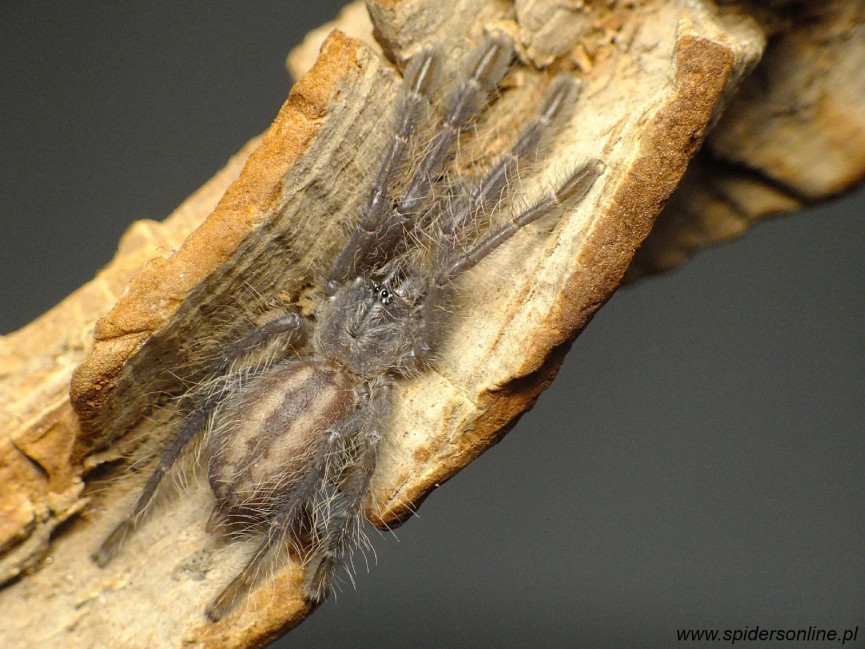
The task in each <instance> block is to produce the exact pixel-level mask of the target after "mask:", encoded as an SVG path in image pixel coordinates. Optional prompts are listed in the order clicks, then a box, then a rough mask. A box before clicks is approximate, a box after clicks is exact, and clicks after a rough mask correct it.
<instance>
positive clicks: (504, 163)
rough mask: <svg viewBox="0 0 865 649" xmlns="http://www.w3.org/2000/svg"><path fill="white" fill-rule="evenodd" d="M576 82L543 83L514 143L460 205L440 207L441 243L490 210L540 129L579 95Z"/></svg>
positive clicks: (533, 147)
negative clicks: (539, 96) (532, 111)
mask: <svg viewBox="0 0 865 649" xmlns="http://www.w3.org/2000/svg"><path fill="white" fill-rule="evenodd" d="M579 90H580V86H579V83H578V82H576V81H575V80H574V79H573V77H571V76H570V75H566V74H562V75H559V76H557V77H556V78H555V79H553V81H552V82H551V83H550V85H549V86H548V87H547V89H546V92H545V93H544V97H543V99H542V101H541V109H540V111H538V113H537V115H536V116H535V118H534V119H533V120H532V121H531V122H530V123H529V124H528V126H527V127H526V128H524V129H523V131H522V133H521V134H520V136H519V138H518V139H517V141H516V142H515V143H514V145H513V146H512V147H511V148H510V149H509V150H508V151H507V152H506V153H505V154H504V155H503V156H501V158H499V160H498V161H497V162H496V164H495V165H493V167H492V169H490V171H489V173H487V174H486V176H484V178H483V179H481V181H480V182H479V183H478V184H477V185H476V186H475V187H474V189H472V191H471V193H470V194H469V195H468V197H467V198H466V199H465V203H464V204H463V205H459V204H457V205H455V206H452V207H450V208H449V209H446V210H442V212H443V214H441V215H440V216H438V217H437V219H436V224H437V226H438V228H439V231H440V233H441V234H440V236H442V237H445V238H446V239H449V241H447V242H444V241H443V242H442V246H446V245H451V246H453V245H456V243H457V236H458V234H459V233H460V232H461V231H462V230H463V228H464V227H465V226H466V225H467V224H468V223H470V222H471V221H473V220H474V219H475V218H477V216H478V215H479V214H480V213H481V212H484V211H487V210H490V209H492V208H494V207H495V206H496V204H497V203H498V202H499V201H500V200H501V199H502V196H503V194H504V193H505V192H506V190H507V188H508V185H509V179H510V177H511V176H512V175H513V174H514V173H515V172H516V170H517V166H518V164H519V162H520V160H521V159H524V158H534V157H535V156H536V155H537V151H538V148H539V145H540V142H541V138H542V136H543V134H544V132H546V131H548V130H549V129H550V127H551V126H552V125H553V123H554V122H555V121H556V119H557V118H558V117H559V116H560V115H561V114H562V113H563V112H564V110H565V107H566V106H567V105H572V104H573V103H574V102H575V101H576V100H577V96H578V95H579Z"/></svg>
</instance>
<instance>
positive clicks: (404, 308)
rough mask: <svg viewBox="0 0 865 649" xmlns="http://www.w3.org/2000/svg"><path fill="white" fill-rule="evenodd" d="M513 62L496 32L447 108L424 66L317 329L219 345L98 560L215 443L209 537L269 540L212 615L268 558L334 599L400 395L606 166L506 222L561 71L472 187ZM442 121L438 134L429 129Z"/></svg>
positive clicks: (287, 326)
mask: <svg viewBox="0 0 865 649" xmlns="http://www.w3.org/2000/svg"><path fill="white" fill-rule="evenodd" d="M512 58H513V48H512V46H511V43H510V42H509V40H508V39H506V38H505V37H503V36H488V37H487V38H486V39H485V40H484V42H483V43H482V44H481V45H480V46H479V47H478V48H477V49H476V50H475V51H474V52H473V53H472V54H471V56H470V57H469V59H468V60H467V63H466V65H465V66H464V69H463V70H462V72H461V73H460V74H458V76H457V81H456V82H454V83H452V90H451V91H450V92H449V93H446V95H445V100H444V102H443V104H442V105H441V106H438V105H436V102H434V101H433V94H434V91H435V90H436V88H437V86H438V85H439V84H440V83H441V82H440V77H441V76H442V70H441V68H442V63H443V57H442V54H441V52H439V51H438V50H437V49H435V48H428V49H425V50H423V51H422V52H421V53H420V54H418V55H416V56H415V57H413V59H412V60H411V61H410V63H409V65H408V66H407V68H406V71H405V75H404V80H403V83H402V87H401V91H400V92H399V94H398V97H397V99H396V110H395V119H394V123H393V125H392V128H393V132H392V135H391V139H390V144H389V147H388V149H387V151H386V152H385V154H384V156H383V157H382V160H381V166H380V167H379V169H378V172H377V174H376V176H375V181H374V183H373V186H372V189H371V191H370V194H369V197H368V200H367V201H366V203H365V205H364V206H363V208H362V211H361V213H360V214H359V218H358V222H357V225H356V227H355V229H354V231H353V232H352V234H351V236H350V238H349V240H348V242H347V243H346V244H345V246H344V247H343V248H342V250H341V251H340V253H339V254H338V256H337V257H336V260H335V262H334V263H333V265H332V267H331V270H330V273H329V275H328V276H327V278H326V280H325V283H324V296H325V297H324V298H323V301H322V303H321V304H320V306H319V307H318V308H317V310H316V313H315V322H314V324H313V323H312V322H310V321H309V320H308V319H307V318H305V317H303V316H302V315H301V314H300V312H299V311H298V310H292V309H283V310H280V311H277V312H275V313H273V314H272V315H271V317H270V318H269V319H267V320H266V321H265V322H264V323H263V324H260V325H259V326H258V327H257V328H255V329H254V330H253V331H251V332H249V333H247V334H246V335H245V336H242V337H241V338H239V339H238V340H235V341H233V342H231V343H229V344H227V345H225V346H224V347H223V348H222V349H221V351H220V355H219V360H218V370H217V372H216V373H215V374H214V376H213V378H212V379H210V380H208V381H207V382H205V383H204V384H203V387H201V388H199V389H197V390H195V391H193V392H192V393H191V395H190V396H188V397H187V398H186V400H185V403H188V404H189V405H188V406H187V408H186V409H185V410H184V417H183V420H182V423H181V425H180V427H179V430H178V431H177V432H176V434H175V435H174V437H173V438H172V439H171V441H170V442H169V444H168V445H167V447H166V448H165V450H164V451H163V453H162V456H161V457H160V459H159V461H158V464H157V466H156V469H155V470H154V471H153V473H152V475H151V476H150V478H149V480H148V481H147V483H146V486H145V487H144V489H143V491H142V492H141V494H140V495H139V496H138V499H137V500H136V501H135V504H134V505H133V508H132V512H131V513H130V514H129V516H128V517H127V518H126V519H125V520H124V521H123V522H121V523H120V524H119V525H118V526H117V527H116V528H115V529H114V530H113V531H112V532H111V534H110V535H109V536H108V537H107V538H106V540H105V541H104V543H103V544H102V546H101V547H100V548H99V549H98V550H97V552H96V553H95V554H94V556H93V559H94V561H95V562H96V563H97V564H99V565H100V566H105V565H106V564H107V563H108V562H109V561H111V559H112V558H113V557H114V556H115V555H116V554H117V552H118V551H119V549H120V547H121V544H122V543H123V541H124V539H125V538H126V537H127V536H128V535H129V533H131V532H132V531H133V530H134V529H135V528H136V527H137V526H138V525H139V524H140V523H141V521H142V520H143V518H144V516H145V514H146V512H147V510H148V509H149V505H150V504H151V502H152V500H153V498H154V495H155V494H156V491H157V488H158V487H159V485H160V483H161V482H162V479H163V477H164V476H165V475H166V473H167V472H168V471H169V470H170V469H171V468H172V466H173V465H174V464H175V463H176V461H177V460H178V458H179V457H180V456H181V454H182V453H183V451H184V449H186V448H187V447H188V446H189V445H190V444H191V442H193V440H195V439H196V438H197V437H199V436H200V435H202V434H203V439H204V446H205V448H206V450H207V453H208V456H209V464H208V479H209V482H210V486H211V489H212V491H213V494H214V496H215V497H216V505H215V507H214V510H213V514H212V516H211V519H210V523H209V524H208V528H211V527H213V526H216V525H228V526H234V527H239V528H240V529H241V530H242V531H244V532H247V533H251V534H257V535H258V536H259V539H260V540H259V546H258V548H257V550H256V551H255V552H254V553H253V554H252V555H251V558H250V559H249V560H248V562H247V564H246V566H245V567H244V568H243V570H242V571H241V572H240V574H239V575H237V576H236V577H235V578H234V580H233V581H232V582H231V583H230V584H229V585H228V586H227V587H226V588H225V589H224V590H223V591H222V592H221V593H220V594H219V596H218V597H217V598H216V599H215V600H214V601H213V602H212V603H211V604H210V605H209V606H208V608H207V611H206V614H207V616H208V618H209V619H210V620H211V621H217V620H219V619H220V618H222V617H223V616H224V615H225V614H226V613H227V612H228V611H229V610H230V609H231V607H232V606H233V605H234V604H235V603H236V602H237V601H238V600H239V599H240V598H241V597H243V596H245V595H246V594H247V593H248V592H249V591H250V589H251V588H252V587H253V586H254V584H255V581H256V578H257V575H258V573H259V572H260V569H261V568H262V566H263V565H265V561H267V560H268V557H269V556H270V555H272V554H274V553H275V552H277V551H278V550H279V549H281V548H285V547H294V548H295V549H296V551H297V552H298V554H299V556H300V557H301V558H302V560H303V563H304V567H305V580H304V591H303V593H304V597H305V598H306V599H307V600H308V601H309V602H310V603H313V604H317V603H319V602H321V601H322V600H323V599H324V598H325V597H326V596H327V595H328V593H329V592H330V591H331V590H332V589H333V587H334V580H335V577H336V575H337V573H338V571H339V570H340V568H342V567H345V566H346V565H347V563H348V560H349V558H350V555H351V552H352V551H353V549H354V548H356V547H357V546H358V545H359V544H360V543H362V542H363V541H364V538H365V537H364V536H363V533H362V531H361V524H362V522H363V514H362V511H363V505H364V502H365V499H366V497H367V491H368V488H369V485H370V479H371V477H372V474H373V471H374V469H375V466H376V453H377V450H378V448H379V443H380V441H381V439H382V436H383V433H384V431H385V429H386V427H387V424H388V418H389V414H390V411H391V393H392V388H393V385H394V382H395V381H396V380H398V379H400V378H402V377H410V376H412V375H415V374H417V373H418V372H421V371H423V370H424V369H426V368H428V367H429V366H430V365H431V364H432V363H433V362H434V360H435V356H436V349H437V346H438V345H439V343H440V341H441V339H442V334H443V332H444V331H445V328H446V325H447V321H448V319H449V311H450V307H451V305H452V302H453V297H454V294H455V290H456V289H455V280H456V279H457V278H458V277H460V276H461V275H462V274H463V273H465V272H467V271H469V270H470V269H472V268H473V267H474V266H475V265H476V264H478V263H479V262H480V261H482V260H483V259H484V258H485V257H487V255H489V254H490V253H491V252H492V251H493V250H495V249H496V248H498V247H499V246H500V245H501V244H502V243H504V242H505V241H507V240H508V239H509V238H510V237H512V236H513V235H514V234H515V233H516V232H517V231H519V230H520V229H521V228H523V227H524V226H526V225H527V224H529V223H532V222H534V221H537V220H538V219H540V218H541V217H543V216H545V215H547V214H549V213H550V212H551V211H554V209H555V208H556V207H557V206H558V205H559V204H561V203H562V202H564V201H569V202H572V203H573V202H576V201H579V200H581V199H582V198H583V197H584V196H585V194H586V193H587V192H588V191H589V189H590V188H591V187H592V184H593V183H594V182H595V180H596V179H597V178H598V176H599V175H600V174H601V173H602V171H603V164H602V163H601V162H600V161H598V160H590V161H589V162H587V163H586V164H584V165H582V166H579V167H578V168H577V169H575V170H573V171H572V172H571V173H570V174H569V175H568V176H567V177H566V178H565V179H564V181H563V182H561V183H560V184H559V185H558V186H557V187H556V188H554V189H553V190H551V191H548V192H547V193H545V194H543V195H542V196H541V197H540V198H539V199H537V200H536V201H535V202H533V203H531V204H529V205H527V206H526V207H524V208H523V209H519V210H515V211H514V212H513V213H510V214H508V215H506V217H505V218H499V219H498V220H496V219H495V218H493V217H494V216H495V215H496V214H501V213H504V212H507V210H505V209H504V207H503V206H504V205H505V203H506V202H507V201H506V199H507V198H508V197H509V196H511V195H512V193H513V191H512V189H511V187H512V185H513V183H512V182H511V181H512V177H514V176H515V174H516V173H517V169H518V165H519V164H520V162H521V161H523V162H525V161H530V160H532V159H533V158H535V157H536V156H537V151H538V149H539V146H540V142H541V140H542V137H543V136H544V134H545V132H547V131H548V130H549V129H550V127H551V125H552V124H553V123H554V122H555V121H556V120H557V118H558V117H559V116H560V115H561V114H562V113H563V112H564V111H565V107H566V106H567V105H568V104H569V103H571V102H572V101H574V100H575V97H576V94H577V91H578V87H577V84H576V83H575V82H574V81H573V80H572V79H571V78H569V77H567V76H559V77H556V78H554V79H553V80H552V82H551V83H550V84H549V87H548V89H547V91H546V93H545V95H544V96H543V98H542V99H541V101H540V106H539V110H538V111H537V114H536V116H535V117H534V119H533V120H532V121H531V122H530V123H529V124H528V125H527V126H526V127H525V128H524V129H523V131H522V132H521V134H520V135H519V137H518V138H517V139H516V142H515V143H514V144H513V145H512V147H511V148H510V150H509V151H508V152H506V153H505V154H504V155H502V156H501V157H500V158H499V159H498V161H496V162H494V163H493V164H492V165H491V166H490V168H489V169H488V171H487V172H486V174H485V175H484V176H483V178H482V179H481V180H480V181H479V182H475V183H473V184H472V185H471V186H470V187H468V189H466V183H465V182H462V183H460V182H457V181H454V179H453V178H452V177H451V176H450V175H449V174H448V173H447V167H448V166H449V164H450V161H451V160H452V158H453V156H454V149H455V148H456V146H457V145H458V144H459V139H460V135H461V134H462V133H464V132H465V131H466V130H467V129H468V128H469V127H471V125H472V124H473V123H474V122H475V120H476V119H477V117H478V115H479V114H480V113H481V112H482V111H483V109H484V108H485V106H486V105H487V103H488V101H490V96H491V94H492V92H493V90H494V89H495V87H496V86H497V84H498V83H499V81H500V80H501V79H502V77H503V76H504V74H505V73H506V71H507V69H508V67H509V66H510V63H511V60H512ZM435 115H438V118H437V119H436V118H435V117H434V116H435ZM428 122H432V124H433V127H432V129H431V130H429V131H423V130H422V129H421V128H420V126H421V125H423V124H425V123H428ZM412 156H414V157H415V158H417V160H418V162H417V164H416V165H414V166H411V165H409V164H408V161H409V159H410V158H411V157H412ZM410 166H411V168H409V167H410Z"/></svg>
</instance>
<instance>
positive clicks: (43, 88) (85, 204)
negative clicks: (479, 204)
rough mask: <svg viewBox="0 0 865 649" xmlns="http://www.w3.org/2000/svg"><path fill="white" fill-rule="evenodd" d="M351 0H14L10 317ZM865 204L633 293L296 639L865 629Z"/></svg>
mask: <svg viewBox="0 0 865 649" xmlns="http://www.w3.org/2000/svg"><path fill="white" fill-rule="evenodd" d="M339 4H340V3H339V2H317V3H315V5H314V6H311V5H312V3H307V2H301V1H296V2H288V1H286V2H282V3H278V2H255V3H231V2H224V1H222V2H208V3H206V4H205V3H201V4H199V5H196V6H192V5H187V4H183V3H166V2H149V3H146V5H145V4H144V3H141V5H140V6H139V5H138V3H125V4H124V6H123V7H122V8H112V9H108V8H107V7H108V6H109V3H104V6H103V5H102V4H99V3H86V2H80V3H79V2H76V3H47V2H26V3H25V2H9V1H6V2H3V3H0V88H2V90H0V113H2V122H0V123H2V129H0V173H2V183H0V218H2V236H3V239H4V240H3V245H2V253H0V278H2V281H0V332H4V333H5V332H9V331H11V330H14V329H15V328H17V327H19V326H22V325H24V324H26V323H27V322H28V321H29V320H31V319H32V318H34V317H35V316H37V315H39V314H40V313H42V312H43V311H44V310H45V309H47V308H49V307H50V306H52V305H53V304H55V303H56V302H57V301H58V300H60V299H62V298H63V297H64V296H66V295H67V294H68V293H69V292H71V291H72V290H74V289H75V288H77V287H78V286H80V285H81V284H83V283H84V282H86V281H88V280H89V279H90V278H91V277H92V276H93V274H94V273H95V272H96V271H97V270H98V269H99V268H100V267H101V266H103V265H104V264H105V263H106V262H107V261H108V260H109V259H110V257H111V256H112V254H113V252H114V249H115V246H116V242H117V239H118V237H119V236H120V234H121V233H122V232H123V230H124V229H125V228H126V227H127V225H128V224H129V223H130V222H131V221H132V220H133V219H136V218H145V217H146V218H155V219H161V218H163V217H164V216H165V215H167V214H168V213H169V212H170V211H171V210H172V209H173V208H174V207H175V206H176V205H177V204H179V203H180V202H181V201H182V200H183V199H184V198H185V197H186V196H187V195H188V194H189V193H190V192H192V191H193V190H194V189H196V188H197V187H198V186H199V185H200V184H201V183H202V182H204V181H205V180H206V179H207V178H209V177H210V176H211V175H212V174H213V173H214V172H215V171H216V170H218V169H219V168H220V167H221V166H222V165H223V163H224V162H225V161H226V159H227V158H228V156H229V155H231V154H232V153H233V152H234V151H236V150H237V149H238V148H239V147H240V146H241V145H242V144H243V143H244V142H245V141H246V140H247V139H248V138H249V137H250V136H251V135H253V134H256V133H259V132H260V131H262V130H263V129H264V128H265V127H266V126H267V125H268V124H269V122H270V120H271V119H272V118H273V116H274V115H275V114H276V111H277V110H278V108H279V106H280V104H281V102H282V101H283V100H284V98H285V96H286V94H287V91H288V88H289V82H288V79H287V77H286V75H285V73H284V69H283V67H282V66H283V58H284V56H285V54H286V52H287V51H288V49H289V48H290V47H291V46H292V45H293V44H295V43H297V42H298V41H299V39H300V37H301V36H302V35H303V34H304V33H305V32H306V31H307V30H309V29H310V28H312V27H315V26H317V25H318V24H320V23H321V22H323V21H324V20H326V19H328V18H330V17H332V16H333V15H335V13H336V10H337V7H338V6H339ZM204 7H206V12H203V11H202V10H203V8H204ZM863 208H865V192H861V191H860V192H858V193H857V194H854V195H850V196H848V197H846V198H843V199H841V200H838V201H835V202H833V203H832V204H831V205H827V206H824V207H820V208H818V209H812V210H808V211H805V212H802V213H799V214H796V215H793V216H788V217H785V218H782V219H778V220H776V221H771V222H768V223H766V224H763V225H761V226H759V227H758V228H756V229H755V230H754V231H753V232H751V233H749V234H748V235H747V236H746V237H744V238H743V239H740V240H738V241H736V242H735V243H733V244H730V245H725V246H723V247H719V248H716V249H712V250H708V251H705V252H703V253H700V254H699V255H698V256H697V257H696V258H695V259H693V260H692V261H690V262H689V263H687V264H686V265H685V266H683V267H682V268H680V269H679V270H676V271H675V272H672V273H669V274H667V275H664V276H662V277H658V278H653V279H650V280H648V281H643V282H640V283H639V284H638V285H637V286H635V287H633V288H628V289H624V290H622V291H620V292H619V293H618V294H617V295H616V296H615V297H614V298H613V299H612V300H611V302H610V303H609V304H608V305H607V306H606V307H604V308H603V309H602V310H601V311H600V313H599V314H598V315H597V317H596V318H595V320H594V321H593V322H592V324H591V325H590V326H589V328H588V329H587V330H586V331H585V333H584V334H583V335H582V336H581V337H580V338H579V339H578V340H577V341H576V343H575V344H574V347H573V349H572V351H571V353H570V355H569V357H568V359H567V361H566V362H565V365H564V367H563V369H562V371H561V374H560V376H559V378H558V380H557V381H556V382H555V384H554V385H553V387H552V388H550V389H549V390H548V391H547V392H546V393H545V394H544V395H543V397H542V398H541V399H540V402H539V403H538V405H537V407H536V408H535V409H534V410H533V411H532V412H530V413H529V414H527V415H526V416H525V417H524V418H523V419H522V421H521V422H520V424H519V425H518V426H517V427H516V429H515V430H514V431H513V432H512V433H511V434H510V435H509V436H508V437H507V438H506V439H505V440H504V441H503V442H502V443H501V444H500V445H498V446H497V447H496V448H494V449H492V450H491V451H490V452H489V453H487V454H486V455H485V456H483V457H482V458H480V459H479V460H478V461H477V462H475V463H474V464H473V465H472V466H471V467H469V468H468V469H467V470H465V471H464V472H463V473H462V474H460V475H458V476H457V477H456V478H454V479H453V480H452V481H451V482H449V483H448V484H447V485H446V486H445V487H443V488H442V489H440V490H438V491H437V492H436V493H435V494H434V495H432V496H431V497H430V498H429V499H428V501H427V502H426V503H425V504H424V506H423V507H422V508H421V510H420V512H419V516H418V517H417V518H416V519H414V520H412V521H410V522H409V523H408V524H407V525H405V526H404V527H403V528H401V529H400V530H398V531H397V533H396V536H397V537H398V538H399V542H397V541H396V540H395V539H394V538H392V537H390V536H389V535H386V536H385V537H383V538H378V539H376V542H375V546H376V555H377V565H375V566H374V567H373V568H372V569H371V570H370V572H369V574H367V573H366V571H365V570H361V574H360V575H359V576H358V578H357V582H358V587H357V590H356V591H354V590H352V589H351V588H348V589H347V590H344V591H343V592H342V593H340V595H339V597H338V598H337V600H336V601H332V602H329V603H327V604H326V605H325V606H324V607H322V609H321V610H319V611H318V612H317V613H316V614H315V615H314V616H312V617H311V618H310V619H309V620H308V621H307V622H305V623H304V624H303V625H302V626H301V627H299V628H298V629H296V630H295V631H293V632H292V633H291V634H290V635H289V636H287V638H286V639H284V640H283V641H282V642H281V643H278V646H285V647H365V646H370V647H371V646H375V647H407V646H411V647H445V646H452V647H462V646H472V647H498V646H514V647H550V646H580V647H583V646H586V647H588V646H594V647H620V646H646V647H661V646H672V645H674V644H677V643H676V635H675V631H676V629H677V628H680V627H697V628H699V627H718V628H722V629H723V628H728V627H733V628H742V627H744V626H746V625H747V626H749V627H754V626H755V625H760V626H761V627H763V628H771V627H782V628H799V627H807V626H808V625H815V626H823V627H837V628H841V627H849V626H853V625H857V624H858V625H859V626H860V629H859V637H860V642H859V643H858V645H857V646H862V647H865V606H863V604H865V553H863V550H865V540H863V532H865V522H863V521H865V505H863V498H865V472H863V471H862V468H863V459H865V440H863V436H862V430H863V424H865V405H863V401H865V400H863V387H862V375H863V367H865V349H863V335H862V325H861V322H862V320H863V315H865V297H863V291H862V279H863V277H865V256H863V254H862V249H863V244H865V223H863V219H862V215H861V212H862V211H863ZM681 644H683V645H684V644H686V643H681ZM694 644H695V645H696V643H694ZM756 644H757V643H751V645H750V646H756ZM697 646H711V645H709V644H705V643H704V644H702V645H697ZM784 646H790V645H784ZM798 646H804V645H798ZM826 646H828V644H827V645H826ZM848 646H850V645H848Z"/></svg>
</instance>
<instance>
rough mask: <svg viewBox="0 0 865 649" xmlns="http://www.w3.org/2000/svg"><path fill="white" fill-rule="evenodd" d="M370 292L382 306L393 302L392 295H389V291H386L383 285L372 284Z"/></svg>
mask: <svg viewBox="0 0 865 649" xmlns="http://www.w3.org/2000/svg"><path fill="white" fill-rule="evenodd" d="M372 292H373V295H375V297H376V298H377V299H378V301H379V302H381V303H382V304H390V303H391V302H393V293H391V292H390V289H388V287H387V286H385V285H384V284H378V283H376V284H373V285H372Z"/></svg>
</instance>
